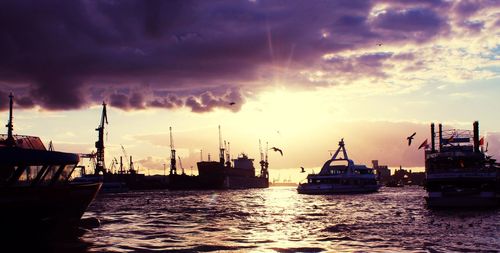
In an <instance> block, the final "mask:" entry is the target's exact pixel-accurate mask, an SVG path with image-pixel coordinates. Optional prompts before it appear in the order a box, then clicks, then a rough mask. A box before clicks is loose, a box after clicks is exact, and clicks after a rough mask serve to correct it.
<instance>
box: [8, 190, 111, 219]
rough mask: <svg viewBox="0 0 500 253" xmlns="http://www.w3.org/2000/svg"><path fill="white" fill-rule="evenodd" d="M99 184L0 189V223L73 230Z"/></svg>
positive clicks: (93, 196)
mask: <svg viewBox="0 0 500 253" xmlns="http://www.w3.org/2000/svg"><path fill="white" fill-rule="evenodd" d="M100 187H101V183H89V184H69V185H62V186H58V187H46V188H42V187H9V188H4V189H0V220H1V222H2V225H5V226H7V227H9V226H13V227H17V228H19V227H37V226H57V227H76V226H78V224H79V221H80V218H81V217H82V215H83V213H84V212H85V210H86V209H87V207H88V206H89V205H90V203H91V202H92V200H93V199H94V198H95V196H96V194H97V192H98V191H99V189H100Z"/></svg>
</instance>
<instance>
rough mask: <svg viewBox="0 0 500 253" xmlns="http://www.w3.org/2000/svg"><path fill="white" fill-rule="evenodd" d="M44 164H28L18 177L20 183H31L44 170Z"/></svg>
mask: <svg viewBox="0 0 500 253" xmlns="http://www.w3.org/2000/svg"><path fill="white" fill-rule="evenodd" d="M42 167H43V166H41V165H40V166H26V168H25V169H24V170H23V173H22V174H21V176H20V177H19V179H18V184H19V185H29V184H31V182H33V180H35V178H36V176H37V175H38V173H39V172H40V170H42Z"/></svg>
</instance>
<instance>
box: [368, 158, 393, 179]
mask: <svg viewBox="0 0 500 253" xmlns="http://www.w3.org/2000/svg"><path fill="white" fill-rule="evenodd" d="M372 164H373V169H374V170H375V173H377V179H378V181H379V182H380V183H382V184H385V183H387V182H389V181H390V180H391V170H390V169H389V167H387V165H379V164H378V160H372Z"/></svg>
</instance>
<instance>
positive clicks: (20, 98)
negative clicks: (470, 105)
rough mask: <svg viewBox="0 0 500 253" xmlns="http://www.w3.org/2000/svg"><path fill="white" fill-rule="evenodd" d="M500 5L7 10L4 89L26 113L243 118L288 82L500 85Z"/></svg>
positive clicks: (0, 44) (17, 6) (217, 4)
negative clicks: (172, 112)
mask: <svg viewBox="0 0 500 253" xmlns="http://www.w3.org/2000/svg"><path fill="white" fill-rule="evenodd" d="M499 5H500V4H499V2H498V1H493V0H484V1H453V2H450V1H439V0H433V1H432V0H429V1H405V0H401V1H364V0H362V1H361V0H359V1H358V0H345V1H299V0H295V1H287V2H286V3H284V2H282V1H259V0H257V1H158V0H149V1H130V0H129V1H83V0H81V1H77V0H75V1H64V0H50V1H44V2H43V3H40V2H39V1H33V0H31V1H30V0H15V1H14V0H12V1H9V0H7V1H2V2H1V3H0V24H1V25H0V26H1V29H0V55H1V56H2V57H0V85H1V91H2V93H7V92H10V91H13V92H15V94H16V103H17V104H18V105H19V106H21V107H24V108H31V107H34V106H39V107H41V108H43V109H47V110H66V109H78V108H82V107H85V106H88V105H91V104H96V103H100V102H101V101H102V100H106V101H109V103H110V104H111V105H112V106H114V107H117V108H121V109H124V110H140V109H146V108H151V107H155V108H166V109H174V108H180V107H187V108H189V109H190V110H191V111H192V112H196V113H204V112H210V111H212V110H214V109H216V108H224V109H228V110H231V111H234V112H236V111H238V110H239V109H240V108H241V106H242V104H243V103H244V102H245V97H246V95H245V94H247V92H256V91H259V90H261V89H265V88H266V87H267V86H270V85H273V82H275V81H276V80H277V79H280V80H282V82H283V83H285V84H286V85H295V86H300V87H317V86H325V85H337V84H350V83H352V82H355V81H359V80H370V81H374V80H375V81H383V82H387V83H398V82H401V81H405V82H418V81H422V80H436V79H437V80H451V81H460V80H470V79H481V78H491V77H494V76H498V71H495V67H498V63H496V62H497V61H495V59H497V58H498V44H499V42H498V40H497V39H495V37H496V36H495V34H498V32H499V30H500V25H499V24H500V18H499V16H500V6H499ZM495 50H496V51H495ZM457 59H458V60H460V61H457ZM497 69H498V68H497ZM0 96H1V99H0V108H1V109H5V108H6V103H5V99H4V98H5V94H0ZM232 102H233V103H234V104H232Z"/></svg>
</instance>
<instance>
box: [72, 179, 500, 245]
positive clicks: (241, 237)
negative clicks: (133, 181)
mask: <svg viewBox="0 0 500 253" xmlns="http://www.w3.org/2000/svg"><path fill="white" fill-rule="evenodd" d="M424 194H425V192H424V190H423V189H421V188H417V187H405V188H397V189H394V188H392V189H391V188H382V190H381V192H379V193H374V194H367V195H340V196H335V195H329V196H308V195H299V194H297V193H296V191H295V189H294V188H286V187H278V188H269V189H254V190H239V191H199V192H198V191H177V192H169V191H155V192H134V193H127V194H110V195H105V196H101V197H99V198H98V199H97V200H96V201H95V202H94V203H93V204H92V206H91V207H90V209H89V211H88V212H87V213H86V214H85V215H86V216H93V217H97V218H98V219H100V220H101V224H102V225H101V227H99V228H97V229H94V230H91V231H89V232H87V233H86V234H85V235H84V236H83V238H82V240H83V241H84V242H85V243H87V244H88V248H87V251H89V252H219V251H226V252H332V251H336V252H337V251H339V252H455V251H459V252H496V251H498V250H499V249H500V239H499V238H500V237H499V236H498V235H499V234H500V211H499V210H489V211H431V210H428V209H426V208H425V205H424V199H423V196H424Z"/></svg>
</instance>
